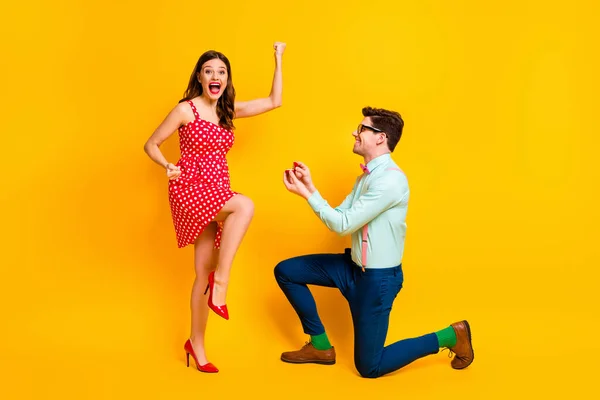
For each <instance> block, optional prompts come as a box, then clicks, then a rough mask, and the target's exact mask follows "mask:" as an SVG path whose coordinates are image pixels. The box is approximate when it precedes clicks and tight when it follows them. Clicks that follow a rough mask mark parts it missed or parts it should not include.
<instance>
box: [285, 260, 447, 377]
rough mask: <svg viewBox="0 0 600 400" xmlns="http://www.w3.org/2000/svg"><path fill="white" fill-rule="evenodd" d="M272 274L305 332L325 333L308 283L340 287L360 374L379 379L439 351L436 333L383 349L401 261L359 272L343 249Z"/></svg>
mask: <svg viewBox="0 0 600 400" xmlns="http://www.w3.org/2000/svg"><path fill="white" fill-rule="evenodd" d="M275 278H276V280H277V283H278V284H279V287H280V288H281V290H282V291H283V293H284V294H285V296H286V297H287V299H288V300H289V302H290V303H291V305H292V307H293V308H294V310H295V311H296V313H297V314H298V317H299V318H300V322H301V324H302V328H303V329H304V333H306V334H307V335H313V336H314V335H319V334H322V333H323V332H325V328H324V327H323V324H322V323H321V319H320V318H319V314H318V313H317V306H316V303H315V300H314V298H313V296H312V293H311V292H310V290H309V289H308V287H307V285H317V286H326V287H334V288H338V289H339V290H340V292H341V293H342V295H343V296H344V297H345V298H346V300H347V301H348V303H349V305H350V312H351V314H352V323H353V325H354V365H355V366H356V369H357V370H358V372H359V374H360V375H361V376H363V377H366V378H377V377H379V376H382V375H385V374H387V373H390V372H393V371H396V370H398V369H400V368H402V367H404V366H405V365H408V364H410V363H411V362H413V361H415V360H417V359H419V358H421V357H424V356H427V355H430V354H435V353H437V352H438V351H439V343H438V339H437V336H436V334H435V333H429V334H426V335H423V336H420V337H416V338H411V339H405V340H401V341H398V342H396V343H393V344H390V345H389V346H386V347H384V344H385V340H386V336H387V331H388V323H389V318H390V311H391V310H392V303H393V302H394V300H395V298H396V296H397V294H398V292H400V289H401V288H402V283H403V281H404V277H403V274H402V266H401V265H399V266H397V267H393V268H383V269H368V268H367V269H366V270H365V271H364V272H363V271H362V269H361V268H360V267H359V266H358V265H356V264H355V263H354V262H353V261H352V259H351V257H350V249H346V251H345V253H343V254H313V255H306V256H299V257H294V258H290V259H288V260H285V261H282V262H280V263H279V264H277V266H276V267H275Z"/></svg>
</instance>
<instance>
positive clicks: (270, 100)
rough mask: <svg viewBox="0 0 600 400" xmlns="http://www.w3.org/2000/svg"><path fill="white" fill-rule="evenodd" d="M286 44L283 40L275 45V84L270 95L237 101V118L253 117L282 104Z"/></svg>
mask: <svg viewBox="0 0 600 400" xmlns="http://www.w3.org/2000/svg"><path fill="white" fill-rule="evenodd" d="M285 46H286V45H285V43H281V42H276V43H275V44H274V45H273V47H274V48H275V73H274V75H273V84H272V86H271V93H270V94H269V97H265V98H261V99H255V100H249V101H240V102H237V101H236V102H235V116H236V118H246V117H253V116H255V115H259V114H263V113H265V112H267V111H271V110H273V109H275V108H277V107H280V106H281V103H282V91H283V78H282V70H281V69H282V68H281V60H282V58H283V51H284V50H285Z"/></svg>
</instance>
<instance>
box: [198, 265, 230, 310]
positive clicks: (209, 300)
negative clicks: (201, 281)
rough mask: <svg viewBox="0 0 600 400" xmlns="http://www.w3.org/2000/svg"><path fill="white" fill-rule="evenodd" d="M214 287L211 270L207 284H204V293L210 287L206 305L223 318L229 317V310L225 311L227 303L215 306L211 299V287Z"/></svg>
mask: <svg viewBox="0 0 600 400" xmlns="http://www.w3.org/2000/svg"><path fill="white" fill-rule="evenodd" d="M214 287H215V271H213V272H211V273H210V274H209V275H208V285H206V290H205V291H204V294H206V292H207V291H208V289H210V294H209V295H208V307H209V308H210V309H211V310H213V311H214V312H215V313H217V315H218V316H220V317H223V318H225V319H229V312H228V311H227V305H226V304H223V305H222V306H215V305H214V304H213V301H212V295H213V289H214Z"/></svg>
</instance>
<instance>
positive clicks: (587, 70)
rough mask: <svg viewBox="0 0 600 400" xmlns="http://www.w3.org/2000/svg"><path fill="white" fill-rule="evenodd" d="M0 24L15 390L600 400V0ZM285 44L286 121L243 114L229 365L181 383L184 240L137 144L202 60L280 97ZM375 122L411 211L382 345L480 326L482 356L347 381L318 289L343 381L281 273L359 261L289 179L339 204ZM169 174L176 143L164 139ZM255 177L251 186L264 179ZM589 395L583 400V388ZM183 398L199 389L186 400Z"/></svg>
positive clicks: (93, 10)
mask: <svg viewBox="0 0 600 400" xmlns="http://www.w3.org/2000/svg"><path fill="white" fill-rule="evenodd" d="M2 8H3V10H2V13H1V14H2V15H1V16H0V37H1V38H2V39H1V41H2V57H1V59H0V65H1V68H2V70H1V74H0V80H1V83H2V86H1V87H2V91H1V92H2V94H1V95H0V96H2V104H1V108H0V109H1V110H2V125H1V126H2V141H3V146H2V156H1V158H0V160H1V164H2V167H3V176H2V178H3V179H2V180H3V182H2V189H1V191H0V198H1V209H2V233H1V235H2V238H1V246H2V249H1V257H2V258H1V264H2V268H1V274H2V275H1V279H0V281H1V283H0V285H1V287H0V307H1V310H0V311H1V314H0V318H1V319H0V321H1V322H0V323H1V328H0V360H1V371H0V381H2V383H1V384H0V398H2V399H29V398H34V397H35V398H42V397H43V398H53V399H54V398H56V399H67V398H68V399H71V398H73V399H96V398H98V399H100V398H102V399H117V398H130V399H134V398H145V399H175V398H185V397H186V396H187V397H189V398H212V399H218V398H225V399H230V398H236V397H239V398H247V396H248V395H249V394H252V393H255V394H261V395H267V394H273V395H275V396H279V397H286V398H287V397H290V398H310V399H317V398H327V399H331V398H333V397H332V396H333V395H334V394H339V395H340V396H343V398H345V399H350V398H370V399H372V398H392V396H393V398H400V397H402V398H418V399H422V398H438V399H439V398H461V399H465V398H473V399H483V398H493V397H497V398H507V397H510V398H538V397H541V396H545V397H547V398H557V397H565V396H569V395H570V397H573V398H592V397H594V395H593V394H592V392H593V391H596V392H597V387H596V386H595V385H594V379H595V374H594V373H593V372H594V371H597V359H598V350H600V347H599V345H598V343H599V342H600V341H599V338H598V334H599V333H598V325H599V324H598V322H599V321H598V314H599V313H598V310H597V308H598V303H599V301H598V291H597V286H598V276H599V274H598V270H597V268H598V261H599V257H598V248H599V247H598V245H597V243H596V238H597V237H598V235H597V234H596V231H597V226H598V223H599V222H600V218H599V211H598V197H597V194H596V193H597V184H598V178H599V170H598V167H597V158H598V146H597V145H598V132H599V128H600V124H599V123H598V119H597V117H596V115H597V110H596V108H597V104H598V101H597V98H598V92H599V89H600V86H599V84H598V78H597V72H598V70H600V63H599V61H598V55H597V54H598V51H597V43H598V34H599V29H598V16H599V12H598V11H599V6H598V2H594V1H591V0H590V1H570V2H564V3H562V4H552V3H551V2H547V1H514V0H508V1H502V2H493V3H491V2H480V1H452V2H450V1H419V2H417V1H405V0H402V1H380V0H371V1H368V2H366V1H365V2H358V1H343V2H342V1H337V2H326V1H314V0H308V1H303V2H296V3H295V4H293V5H291V4H290V5H288V6H286V5H285V4H284V3H283V2H277V1H269V0H258V1H252V2H246V1H229V2H225V3H223V2H202V1H198V2H187V1H173V2H166V1H152V0H146V1H114V0H113V1H103V2H100V1H97V2H83V1H80V2H75V1H54V2H50V1H47V2H40V1H29V2H10V3H9V4H8V5H3V7H2ZM274 41H285V42H286V43H287V44H288V48H287V50H286V53H285V55H284V105H283V107H282V108H280V109H278V110H276V111H275V112H272V113H269V114H266V115H262V116H259V117H255V118H253V119H248V120H238V121H237V122H236V124H237V128H238V129H237V131H236V144H235V146H234V148H233V149H232V151H231V152H230V155H229V163H230V167H231V171H232V182H233V187H234V188H235V189H236V190H238V191H241V192H243V193H244V194H246V195H247V196H249V197H251V198H252V199H253V200H254V202H255V205H256V216H255V219H254V221H253V223H252V225H251V228H250V230H249V232H248V235H247V237H246V239H245V241H244V242H243V244H242V247H241V248H240V251H239V253H238V256H237V258H236V260H235V263H234V267H233V273H232V281H231V282H232V283H231V290H230V292H229V297H228V306H229V307H230V311H231V314H232V318H231V320H230V321H224V320H222V319H219V318H218V317H216V316H215V315H214V314H211V316H210V319H209V328H208V340H207V345H208V349H209V350H208V351H209V352H208V354H209V358H210V360H211V361H212V362H214V363H215V364H216V365H217V366H218V367H219V368H220V369H221V372H220V373H219V374H216V375H209V374H202V373H200V372H198V371H196V370H195V369H192V368H189V369H187V368H186V367H185V358H184V356H185V354H184V351H183V347H182V346H183V343H184V341H185V339H186V338H187V336H188V332H189V307H188V299H189V292H190V288H191V283H192V279H193V267H192V266H193V264H192V255H193V252H192V248H191V247H188V248H186V249H183V250H180V249H177V247H176V242H175V235H174V230H173V226H172V222H171V216H170V212H169V207H168V200H167V187H166V185H167V181H166V178H165V176H164V172H163V171H162V170H161V168H160V167H158V166H157V165H155V164H153V163H152V162H151V161H150V160H149V159H148V157H147V156H146V155H145V154H144V152H143V144H144V142H145V140H146V139H147V138H148V136H149V135H150V134H151V133H152V131H153V130H154V129H155V127H156V126H157V125H158V124H159V123H160V122H161V121H162V119H163V118H164V117H165V115H166V114H167V112H168V111H169V110H170V109H171V108H172V107H173V106H174V105H175V104H176V102H177V101H178V100H179V99H180V97H181V95H182V93H183V91H184V89H185V86H186V84H187V81H188V78H189V75H190V73H191V72H192V69H193V67H194V64H195V62H196V60H197V58H198V56H199V55H200V54H201V53H202V52H204V51H205V50H208V49H211V48H214V49H217V50H219V51H222V52H224V53H225V54H226V55H227V56H228V57H229V58H230V60H231V62H232V66H233V79H234V84H235V87H236V89H237V91H238V99H240V100H247V99H251V98H255V97H258V96H265V95H267V94H268V92H269V89H270V83H271V78H272V74H273V65H274V60H273V49H272V44H273V42H274ZM365 105H371V106H375V107H386V108H391V109H395V110H398V111H400V112H401V113H402V115H403V117H404V118H405V121H406V127H405V132H404V137H403V138H402V140H401V142H400V144H399V145H398V148H397V150H396V151H395V153H394V155H393V157H394V159H395V160H396V161H397V162H398V163H399V165H400V166H401V167H402V168H403V169H404V170H405V172H406V173H407V175H408V178H409V182H410V185H411V190H412V197H411V202H410V206H409V215H408V226H409V230H408V238H407V242H406V256H405V259H404V271H405V286H404V289H403V290H402V292H401V293H400V295H399V296H398V298H397V300H396V303H395V306H394V311H393V313H392V317H391V325H390V330H389V335H388V342H392V341H395V340H398V339H401V338H405V337H411V336H415V335H420V334H423V333H428V332H431V331H434V330H437V329H440V328H443V327H445V326H447V325H448V324H449V323H451V322H454V321H456V320H459V319H463V318H467V319H469V321H470V322H471V325H472V328H473V337H474V346H475V352H476V358H475V362H474V363H473V365H472V366H471V368H469V369H468V370H465V371H454V370H452V369H451V368H450V366H449V361H450V360H449V359H448V358H447V356H446V353H441V354H438V355H435V356H431V357H428V358H426V359H422V360H420V361H418V362H416V363H414V364H412V365H411V366H409V367H407V368H406V369H403V370H401V371H399V372H397V373H394V374H391V375H388V376H385V377H383V378H380V379H377V380H367V379H361V378H359V377H358V375H357V374H356V372H355V369H354V366H353V353H352V343H353V334H352V326H351V320H350V315H349V312H348V309H347V306H346V304H345V302H344V301H343V299H342V297H341V296H340V295H339V293H338V292H337V291H335V290H332V289H321V288H318V289H315V290H314V293H315V297H316V298H317V302H318V305H319V310H320V313H321V316H322V318H323V320H324V323H325V325H326V327H327V330H328V332H329V336H330V339H331V340H332V342H333V344H334V345H335V346H336V349H337V352H338V364H337V365H336V366H333V367H327V366H316V365H300V366H298V365H289V364H284V363H282V362H280V361H279V355H280V352H281V351H284V350H290V349H294V348H297V347H299V346H301V345H302V344H303V343H304V341H305V340H306V339H307V337H306V336H305V335H304V334H303V333H302V331H301V328H300V324H299V322H298V321H297V318H296V316H295V314H294V313H293V310H292V308H291V307H290V306H289V304H288V303H287V302H286V300H285V298H284V297H283V295H282V293H281V292H280V290H279V288H278V287H277V285H276V283H275V280H274V278H273V267H274V266H275V265H276V263H277V262H278V261H280V260H282V259H284V258H287V257H291V256H295V255H298V254H303V253H313V252H330V251H333V252H336V251H340V250H341V249H343V247H344V246H347V245H348V243H349V242H348V239H347V238H339V237H337V236H336V235H335V234H333V233H330V232H329V231H327V229H326V228H325V226H324V225H323V224H322V223H321V222H320V221H319V220H318V219H317V218H316V217H315V216H314V215H313V214H312V212H311V211H310V209H309V207H308V206H307V205H306V204H304V202H303V200H302V199H300V198H299V197H295V196H293V195H291V194H289V193H288V192H286V190H285V188H284V187H283V184H282V183H281V175H282V171H283V169H285V168H288V167H289V166H290V165H291V163H292V161H294V160H302V161H304V162H306V163H307V164H308V165H309V166H310V167H311V169H312V171H313V175H314V180H315V182H316V184H317V187H318V188H319V189H320V190H321V191H322V192H323V194H324V195H325V197H326V198H327V199H328V200H329V201H330V203H331V204H337V203H338V202H339V201H341V200H342V199H343V197H344V196H345V195H346V194H347V193H348V191H349V190H350V189H351V185H352V183H353V180H354V178H355V176H356V175H357V174H358V173H359V172H360V170H359V166H358V164H359V162H360V161H361V159H359V158H358V157H357V156H355V155H353V154H352V151H351V148H352V138H351V136H350V135H351V132H352V130H353V129H354V128H355V126H356V125H357V124H358V123H359V122H360V120H361V118H362V116H361V113H360V110H361V108H362V107H363V106H365ZM163 150H164V152H165V154H166V155H167V158H168V159H169V160H170V161H173V162H174V161H176V159H177V155H178V143H177V137H176V135H174V136H172V137H171V139H170V140H169V141H168V142H167V143H166V144H165V145H164V147H163ZM259 184H260V185H264V186H262V187H260V186H259ZM583 393H587V394H585V395H584V394H583ZM190 396H191V397H190Z"/></svg>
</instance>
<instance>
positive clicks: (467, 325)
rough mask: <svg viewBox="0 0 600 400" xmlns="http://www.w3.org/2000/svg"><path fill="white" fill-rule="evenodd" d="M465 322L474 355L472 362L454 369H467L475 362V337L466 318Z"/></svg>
mask: <svg viewBox="0 0 600 400" xmlns="http://www.w3.org/2000/svg"><path fill="white" fill-rule="evenodd" d="M463 322H464V323H465V326H466V327H467V336H468V337H469V345H470V346H471V355H472V357H471V362H470V363H468V364H467V365H465V366H464V367H460V368H454V369H465V368H467V367H468V366H469V365H471V364H473V361H475V350H473V338H472V336H471V326H470V325H469V323H468V322H467V321H466V320H464V321H463Z"/></svg>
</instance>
